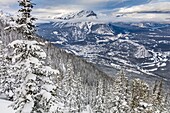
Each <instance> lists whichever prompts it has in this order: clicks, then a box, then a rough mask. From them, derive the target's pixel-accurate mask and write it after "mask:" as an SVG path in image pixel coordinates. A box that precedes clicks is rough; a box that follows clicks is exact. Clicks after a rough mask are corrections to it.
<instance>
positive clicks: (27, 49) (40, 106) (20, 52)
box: [9, 40, 59, 113]
mask: <svg viewBox="0 0 170 113" xmlns="http://www.w3.org/2000/svg"><path fill="white" fill-rule="evenodd" d="M40 45H41V43H39V42H37V41H28V40H16V41H13V42H12V43H10V44H9V47H11V48H12V49H13V51H12V53H11V54H10V55H9V59H10V60H11V65H10V67H11V70H12V71H11V72H12V73H9V74H10V76H12V77H13V78H15V81H14V83H13V84H14V86H13V87H16V88H15V97H14V104H13V108H14V109H16V110H17V111H18V112H19V113H32V112H40V113H44V112H48V113H50V108H51V107H52V106H53V105H55V84H54V83H53V81H52V80H51V76H52V75H53V76H54V74H55V75H57V74H59V71H58V70H54V69H52V68H51V67H49V66H45V65H44V64H45V63H44V61H43V60H44V59H45V58H46V54H45V52H44V51H43V49H41V47H40Z"/></svg>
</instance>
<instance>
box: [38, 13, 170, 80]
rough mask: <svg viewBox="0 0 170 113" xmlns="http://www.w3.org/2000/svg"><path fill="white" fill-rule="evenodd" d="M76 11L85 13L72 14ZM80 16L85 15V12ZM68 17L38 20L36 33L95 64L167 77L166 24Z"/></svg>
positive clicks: (167, 45)
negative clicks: (50, 20) (48, 20)
mask: <svg viewBox="0 0 170 113" xmlns="http://www.w3.org/2000/svg"><path fill="white" fill-rule="evenodd" d="M83 12H91V11H83ZM79 14H84V13H77V14H74V15H79ZM88 14H89V13H88ZM90 14H91V13H90ZM92 14H93V13H92ZM66 17H67V16H66ZM68 17H69V16H68ZM71 17H75V16H71ZM81 17H84V18H88V17H87V15H86V13H85V15H84V16H82V15H81ZM68 19H69V18H68ZM70 19H71V20H73V21H65V20H63V21H62V19H61V20H60V21H55V22H51V23H46V24H40V25H39V26H40V29H39V33H41V35H42V36H43V37H44V38H45V39H48V40H50V41H51V42H52V43H54V44H56V46H59V47H62V48H64V49H67V50H68V51H69V52H71V53H74V54H75V55H78V56H82V57H84V58H85V59H87V60H88V61H89V62H93V63H95V64H97V65H105V66H109V67H112V68H116V69H121V67H126V68H127V70H128V71H129V72H133V73H137V74H142V73H144V74H148V75H153V76H161V77H163V78H165V79H167V76H166V73H170V70H169V69H168V67H169V64H170V63H169V56H168V55H169V53H170V50H169V49H168V48H167V47H170V45H169V43H170V42H169V39H168V36H169V35H170V34H169V32H166V31H168V30H169V29H170V25H169V24H167V25H166V24H161V23H152V22H140V23H104V22H103V23H101V22H93V21H90V20H88V19H87V21H82V22H81V21H74V18H70ZM49 29H50V30H49ZM48 34H50V35H48ZM159 37H167V38H164V39H161V38H159ZM162 40H164V41H163V42H162ZM165 46H166V47H165ZM163 70H164V72H163ZM168 78H169V77H168Z"/></svg>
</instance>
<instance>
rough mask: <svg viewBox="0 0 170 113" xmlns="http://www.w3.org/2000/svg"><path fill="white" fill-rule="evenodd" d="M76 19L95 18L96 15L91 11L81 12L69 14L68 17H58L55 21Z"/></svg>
mask: <svg viewBox="0 0 170 113" xmlns="http://www.w3.org/2000/svg"><path fill="white" fill-rule="evenodd" d="M76 18H97V14H96V13H94V12H93V11H86V10H82V11H80V12H78V13H71V14H68V15H63V16H62V17H58V18H56V19H61V20H70V19H76Z"/></svg>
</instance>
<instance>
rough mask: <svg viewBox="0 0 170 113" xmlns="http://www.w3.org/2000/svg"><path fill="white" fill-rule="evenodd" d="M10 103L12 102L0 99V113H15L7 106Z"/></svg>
mask: <svg viewBox="0 0 170 113" xmlns="http://www.w3.org/2000/svg"><path fill="white" fill-rule="evenodd" d="M11 104H12V102H10V101H6V100H1V99H0V108H1V113H15V111H14V110H13V109H12V107H9V106H10V105H11Z"/></svg>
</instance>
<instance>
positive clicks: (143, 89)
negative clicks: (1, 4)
mask: <svg viewBox="0 0 170 113" xmlns="http://www.w3.org/2000/svg"><path fill="white" fill-rule="evenodd" d="M19 3H20V6H22V7H23V9H24V10H19V12H20V13H21V14H22V16H21V17H20V18H18V19H17V20H15V19H13V18H12V17H10V16H9V17H8V16H6V15H5V14H2V15H0V40H1V43H0V45H1V46H0V47H1V48H0V53H1V54H0V64H1V66H0V92H1V95H5V97H4V98H5V99H8V100H11V101H13V104H12V105H11V107H12V108H13V109H14V110H16V113H170V108H169V106H170V103H169V102H170V101H169V96H168V94H166V93H165V92H164V89H163V82H162V81H161V80H160V81H156V82H155V84H154V85H153V86H149V85H148V84H147V83H146V82H144V81H142V80H140V79H134V80H129V79H128V78H127V77H126V75H125V73H124V72H123V71H120V72H119V73H118V75H117V76H116V77H115V78H111V77H109V76H107V74H105V73H104V72H102V71H100V70H99V69H97V68H96V67H95V66H94V65H93V64H91V63H88V62H86V61H85V60H82V59H81V58H79V57H77V56H74V55H72V54H69V53H67V52H66V51H65V50H62V49H59V48H57V47H55V46H54V45H52V44H50V43H49V42H47V41H45V40H43V39H41V38H40V37H38V36H37V35H36V34H35V30H36V28H35V26H34V24H33V22H34V20H35V19H34V18H33V17H32V16H31V15H30V10H32V8H33V4H32V3H31V1H30V0H28V1H25V0H23V1H21V2H19ZM28 4H29V5H28ZM28 9H30V10H29V11H28ZM28 15H29V16H28ZM28 20H31V21H28Z"/></svg>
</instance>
